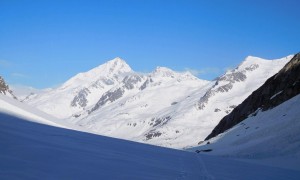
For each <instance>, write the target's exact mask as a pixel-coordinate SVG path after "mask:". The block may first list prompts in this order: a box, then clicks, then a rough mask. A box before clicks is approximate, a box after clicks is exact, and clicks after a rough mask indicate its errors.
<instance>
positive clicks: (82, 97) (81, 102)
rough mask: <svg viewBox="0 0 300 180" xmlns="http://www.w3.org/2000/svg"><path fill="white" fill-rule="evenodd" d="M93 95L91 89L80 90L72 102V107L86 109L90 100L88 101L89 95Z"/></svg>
mask: <svg viewBox="0 0 300 180" xmlns="http://www.w3.org/2000/svg"><path fill="white" fill-rule="evenodd" d="M89 93H91V92H90V90H89V89H87V88H83V89H82V90H80V91H79V92H78V94H77V95H76V96H75V97H74V99H73V100H72V102H71V106H72V107H77V106H79V107H82V108H84V107H86V105H87V103H88V100H87V96H88V94H89Z"/></svg>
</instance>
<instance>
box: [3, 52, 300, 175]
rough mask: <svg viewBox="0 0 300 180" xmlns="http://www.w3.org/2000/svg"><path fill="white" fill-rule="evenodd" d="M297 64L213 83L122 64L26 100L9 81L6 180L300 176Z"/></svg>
mask: <svg viewBox="0 0 300 180" xmlns="http://www.w3.org/2000/svg"><path fill="white" fill-rule="evenodd" d="M299 57H300V55H299V54H297V55H295V56H287V57H284V58H281V59H276V60H264V59H261V58H257V57H251V56H249V57H247V58H246V59H245V60H244V61H243V62H242V63H241V64H240V65H239V66H238V67H236V68H235V69H233V70H229V71H227V72H226V73H225V74H224V75H222V76H220V77H218V78H216V79H215V80H213V81H206V80H201V79H198V78H197V77H195V76H193V75H192V74H191V73H189V72H175V71H173V70H171V69H168V68H165V67H158V68H156V69H155V70H154V71H153V72H151V73H148V74H141V73H137V72H134V71H133V70H132V69H131V68H130V67H129V65H127V64H126V62H125V61H124V60H122V59H120V58H116V59H113V60H111V61H108V62H107V63H105V64H103V65H100V66H99V67H96V68H94V69H92V70H90V71H88V72H85V73H79V74H77V75H76V76H74V77H73V78H71V79H70V80H68V81H67V82H65V83H64V84H63V85H61V86H60V87H58V88H55V89H47V90H43V91H36V92H37V93H30V94H29V96H22V98H19V99H18V100H17V99H16V98H14V97H15V95H14V93H13V91H11V90H10V88H9V86H8V85H7V84H6V83H5V81H4V79H3V78H1V79H2V81H0V82H2V84H0V85H1V86H0V88H1V89H0V125H1V129H0V146H1V147H2V148H1V149H0V153H1V156H0V169H1V170H0V178H1V179H20V178H21V179H40V178H41V177H46V178H45V179H74V178H75V179H87V178H88V179H95V178H98V179H99V178H100V179H101V178H102V179H249V180H250V179H299V177H300V169H299V167H300V148H299V147H300V146H299V142H300V139H299V136H298V135H299V128H300V123H299V122H300V121H299V115H300V114H299V110H298V109H299V108H298V105H299V103H300V96H299V93H300V87H299V85H300V83H299V82H300V79H299V78H300V74H299V72H300V69H299V68H300V58H299ZM20 101H21V102H20ZM128 140H129V141H128ZM134 141H135V142H134ZM140 142H142V143H140ZM152 145H155V146H152ZM159 146H163V147H159ZM165 147H171V148H176V149H186V150H185V151H182V150H176V149H170V148H165ZM45 162H47V163H45ZM253 171H255V173H253Z"/></svg>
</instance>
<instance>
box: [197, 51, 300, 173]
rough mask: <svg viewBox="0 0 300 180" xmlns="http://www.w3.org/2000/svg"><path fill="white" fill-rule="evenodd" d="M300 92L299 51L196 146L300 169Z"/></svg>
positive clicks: (251, 159)
mask: <svg viewBox="0 0 300 180" xmlns="http://www.w3.org/2000/svg"><path fill="white" fill-rule="evenodd" d="M299 94H300V54H297V55H295V56H294V57H293V59H292V60H291V61H290V62H288V63H287V64H286V65H285V66H284V67H283V68H282V69H281V70H280V71H279V72H278V73H277V74H276V75H274V76H273V77H271V78H269V79H268V80H267V81H266V82H265V83H264V84H263V85H262V86H261V87H260V88H258V89H257V90H256V91H254V92H253V93H252V94H251V95H250V96H249V97H248V98H247V99H245V101H243V103H241V104H240V105H239V106H238V107H236V108H235V109H234V110H233V111H232V112H231V113H230V114H229V115H227V116H225V117H224V118H223V119H222V120H221V121H220V123H219V124H218V125H217V126H216V127H215V128H214V130H213V131H212V133H211V134H210V135H209V136H208V137H207V138H206V141H205V142H203V143H202V144H203V145H202V146H200V147H197V148H195V149H194V150H198V152H199V151H209V153H210V154H215V155H223V156H230V157H235V158H243V159H244V158H246V159H248V160H249V161H254V160H256V162H257V160H259V161H260V163H263V164H271V165H274V166H281V167H283V166H285V167H289V168H294V169H298V170H299V167H300V148H299V147H300V137H299V133H300V130H299V129H300V121H299V116H300V111H299V107H298V106H299V104H300V95H299ZM208 142H209V143H208Z"/></svg>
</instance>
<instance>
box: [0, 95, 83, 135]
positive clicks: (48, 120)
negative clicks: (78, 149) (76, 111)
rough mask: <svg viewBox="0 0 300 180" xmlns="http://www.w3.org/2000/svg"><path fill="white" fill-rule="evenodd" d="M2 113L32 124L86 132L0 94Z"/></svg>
mask: <svg viewBox="0 0 300 180" xmlns="http://www.w3.org/2000/svg"><path fill="white" fill-rule="evenodd" d="M0 113H6V114H9V115H12V116H15V117H19V118H25V119H29V120H30V121H32V122H37V123H41V124H46V125H50V126H56V127H63V128H68V129H74V130H79V131H86V130H85V129H84V128H82V127H78V126H76V125H73V124H70V123H68V122H66V121H62V120H60V119H57V118H55V117H53V116H51V115H49V114H46V113H45V112H43V111H40V110H38V109H36V108H34V107H31V106H28V105H27V104H25V103H22V102H19V101H18V100H16V99H13V98H11V97H10V96H6V95H3V94H0Z"/></svg>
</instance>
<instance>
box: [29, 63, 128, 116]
mask: <svg viewBox="0 0 300 180" xmlns="http://www.w3.org/2000/svg"><path fill="white" fill-rule="evenodd" d="M131 72H132V70H131V68H130V67H129V66H128V65H127V64H126V62H125V61H124V60H122V59H120V58H115V59H113V60H111V61H108V62H107V63H105V64H103V65H100V66H98V67H96V68H94V69H92V70H90V71H88V72H85V73H79V74H77V75H76V76H74V77H73V78H71V79H70V80H68V81H67V82H65V83H64V84H63V85H62V86H60V87H58V88H56V89H50V90H48V91H46V92H43V93H39V94H33V95H31V96H30V97H28V98H27V99H25V100H24V101H25V102H26V103H28V104H30V105H32V106H35V107H38V108H39V109H40V110H42V111H45V112H47V113H49V114H52V115H53V116H56V117H58V118H67V117H70V116H71V115H73V114H76V113H78V112H80V111H82V110H84V109H87V108H89V107H91V106H93V105H95V103H96V102H97V100H98V99H99V98H100V97H101V96H102V94H103V93H104V92H106V91H108V90H109V89H111V88H112V87H114V86H115V85H116V84H119V83H120V82H121V81H122V80H123V78H124V76H125V75H126V74H128V73H131Z"/></svg>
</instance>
